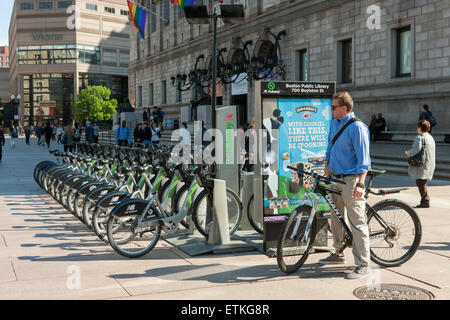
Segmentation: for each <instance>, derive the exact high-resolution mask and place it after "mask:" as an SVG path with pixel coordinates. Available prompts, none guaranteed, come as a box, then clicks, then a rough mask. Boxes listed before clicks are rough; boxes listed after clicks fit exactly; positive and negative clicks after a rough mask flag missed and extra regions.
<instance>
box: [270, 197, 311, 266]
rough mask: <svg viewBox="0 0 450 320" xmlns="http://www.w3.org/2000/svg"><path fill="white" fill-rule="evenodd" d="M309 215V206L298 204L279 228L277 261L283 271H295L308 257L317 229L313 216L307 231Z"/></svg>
mask: <svg viewBox="0 0 450 320" xmlns="http://www.w3.org/2000/svg"><path fill="white" fill-rule="evenodd" d="M310 215H311V207H310V206H306V205H303V206H300V207H298V208H297V209H296V210H295V211H294V212H292V213H291V214H290V216H289V218H287V219H286V220H285V222H284V225H283V227H282V228H281V233H280V238H279V239H278V246H277V262H278V266H279V267H280V270H281V271H283V272H284V273H293V272H296V271H297V270H298V269H300V268H301V266H302V265H303V264H304V263H305V261H306V259H307V258H308V255H309V253H310V251H311V248H312V245H313V243H314V239H315V238H316V230H317V222H316V217H314V220H313V222H312V224H311V227H310V228H309V230H308V231H307V228H306V227H307V224H308V219H309V217H310ZM306 231H307V232H306Z"/></svg>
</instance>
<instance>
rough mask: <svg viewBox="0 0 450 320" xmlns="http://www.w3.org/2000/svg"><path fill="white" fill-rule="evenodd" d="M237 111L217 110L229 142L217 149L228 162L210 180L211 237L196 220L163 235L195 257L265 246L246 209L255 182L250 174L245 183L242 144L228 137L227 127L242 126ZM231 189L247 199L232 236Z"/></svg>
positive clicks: (235, 127)
mask: <svg viewBox="0 0 450 320" xmlns="http://www.w3.org/2000/svg"><path fill="white" fill-rule="evenodd" d="M237 114H238V111H237V107H236V106H226V107H221V108H217V109H216V123H217V129H219V130H220V131H221V132H222V135H223V137H225V138H224V140H226V141H227V143H224V146H223V148H224V149H223V150H222V152H216V154H219V155H217V156H223V157H224V161H223V162H224V163H223V164H218V165H217V172H216V179H210V181H209V182H211V183H213V185H214V188H213V204H212V207H213V210H212V212H208V214H211V216H210V217H209V218H211V219H212V221H211V223H210V224H209V236H208V239H205V237H204V236H202V235H201V234H200V233H199V232H198V231H197V230H196V227H195V225H194V224H193V222H192V219H188V222H189V228H187V229H185V230H181V231H180V232H178V233H176V234H174V235H162V237H163V239H164V240H166V241H168V242H169V243H171V244H172V245H174V246H176V247H177V248H179V249H180V250H182V251H183V252H185V253H187V254H189V255H191V256H196V255H201V254H207V253H213V254H224V253H236V252H247V251H255V250H261V249H262V239H261V236H260V235H259V234H257V233H256V231H254V232H253V231H251V230H253V228H252V227H251V226H250V224H249V222H248V219H247V214H246V211H245V210H246V209H247V202H248V199H249V198H250V196H249V193H251V192H253V190H252V188H250V187H252V184H250V183H249V181H248V177H247V178H244V180H245V181H244V182H241V180H240V172H239V167H240V165H239V164H238V163H237V161H236V160H235V159H237V154H238V153H237V150H238V145H237V143H236V141H235V140H233V139H227V137H228V135H229V134H230V133H231V130H227V129H237V127H238V119H237ZM228 138H229V137H228ZM224 142H225V141H224ZM216 151H217V150H216ZM227 188H229V189H231V190H232V191H234V192H235V193H236V194H237V195H238V196H240V198H241V200H246V201H247V202H244V203H243V205H242V208H241V210H242V219H241V223H240V227H239V229H238V230H237V231H236V232H235V233H234V234H233V235H231V236H230V234H229V221H228V209H229V208H228V204H227V202H228V201H227V192H226V189H227ZM241 189H242V190H241ZM244 208H245V210H244ZM231 209H233V208H231Z"/></svg>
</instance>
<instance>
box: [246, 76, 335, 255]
mask: <svg viewBox="0 0 450 320" xmlns="http://www.w3.org/2000/svg"><path fill="white" fill-rule="evenodd" d="M335 92H336V84H335V83H334V82H293V81H257V82H256V83H255V129H256V131H257V132H258V134H257V135H258V143H253V144H252V143H250V146H253V148H254V149H253V152H254V153H255V154H256V155H258V156H257V162H256V165H255V178H254V197H255V198H254V210H255V211H256V213H260V215H262V217H261V218H262V219H263V230H264V249H263V250H264V252H265V253H266V254H267V255H268V256H270V257H273V256H275V255H276V251H277V244H278V240H279V237H280V232H281V228H282V226H283V224H284V221H285V219H286V218H287V217H288V216H289V214H290V213H291V212H293V211H294V210H295V208H297V207H298V206H299V205H301V204H303V203H307V202H310V200H309V199H307V197H306V196H305V190H306V189H307V188H309V187H310V186H311V185H312V183H313V181H312V180H311V179H312V178H311V177H301V176H299V175H298V174H297V173H295V172H293V171H292V170H289V169H288V168H287V166H295V167H297V168H301V169H303V170H305V171H313V172H317V173H319V174H323V172H324V167H325V154H326V149H327V145H328V133H329V129H330V125H331V120H332V115H331V102H332V96H333V94H334V93H335ZM329 213H330V208H329V206H328V204H327V203H326V202H325V200H324V199H321V200H320V201H319V207H318V212H317V227H318V230H319V231H318V233H317V235H316V239H315V241H314V244H313V250H316V251H332V248H331V247H328V234H327V218H328V217H329Z"/></svg>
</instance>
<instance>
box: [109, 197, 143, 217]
mask: <svg viewBox="0 0 450 320" xmlns="http://www.w3.org/2000/svg"><path fill="white" fill-rule="evenodd" d="M147 205H148V201H146V200H142V199H136V198H133V199H128V200H125V201H122V202H121V203H119V204H118V205H116V206H115V207H114V208H113V209H112V210H111V212H110V215H111V216H114V217H126V216H130V215H136V214H138V215H140V214H141V213H142V211H143V210H144V209H145V207H146V206H147Z"/></svg>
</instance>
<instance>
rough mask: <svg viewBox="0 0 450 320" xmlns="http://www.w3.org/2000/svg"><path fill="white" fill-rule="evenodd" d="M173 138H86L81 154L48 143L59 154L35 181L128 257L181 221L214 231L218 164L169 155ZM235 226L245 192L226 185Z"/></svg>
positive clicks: (144, 251)
mask: <svg viewBox="0 0 450 320" xmlns="http://www.w3.org/2000/svg"><path fill="white" fill-rule="evenodd" d="M170 148H171V147H170V146H168V145H160V146H158V148H157V149H154V148H152V149H145V148H142V147H141V146H131V147H118V146H113V145H98V144H90V145H88V144H80V145H79V148H78V152H77V153H69V152H61V151H58V150H50V153H52V154H53V155H54V156H55V157H56V160H57V161H56V162H54V161H43V162H40V163H39V164H38V165H37V166H36V167H35V169H34V178H35V180H36V182H37V183H38V184H39V185H40V186H41V187H42V188H43V189H44V190H46V191H47V192H48V193H49V194H50V195H51V196H52V197H53V198H54V199H55V200H56V201H58V202H59V203H60V204H61V205H62V206H64V207H65V208H66V209H67V210H68V211H70V212H71V213H72V214H73V215H74V216H75V217H77V218H78V219H80V220H81V221H82V222H83V223H84V224H85V225H86V226H87V227H88V228H89V229H91V230H92V231H94V232H95V234H96V235H97V236H98V237H99V238H100V239H101V240H102V241H104V242H106V243H109V244H110V245H111V247H112V248H113V249H114V251H116V252H117V253H119V254H120V255H122V256H125V257H128V258H137V257H140V256H143V255H145V254H147V253H148V252H150V251H151V250H152V249H153V248H154V247H155V245H156V244H157V242H158V240H159V238H160V236H161V231H164V232H166V233H168V234H175V233H176V232H177V231H178V229H179V225H180V224H181V225H182V226H184V227H185V228H195V229H196V230H198V232H199V233H200V234H202V235H203V236H205V237H206V238H208V235H209V229H210V226H211V222H212V220H213V216H212V214H213V210H212V207H213V185H212V183H211V181H210V180H209V179H207V177H208V176H210V175H213V174H214V169H215V167H214V166H208V165H197V166H189V167H188V166H186V165H183V164H177V163H173V162H171V161H170V159H171V150H170ZM226 196H227V205H228V225H229V232H230V234H233V233H234V232H235V231H236V230H237V229H238V228H239V226H240V222H241V218H242V204H241V201H240V198H239V196H238V195H237V194H236V193H235V192H233V191H232V190H230V189H228V188H227V190H226Z"/></svg>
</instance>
